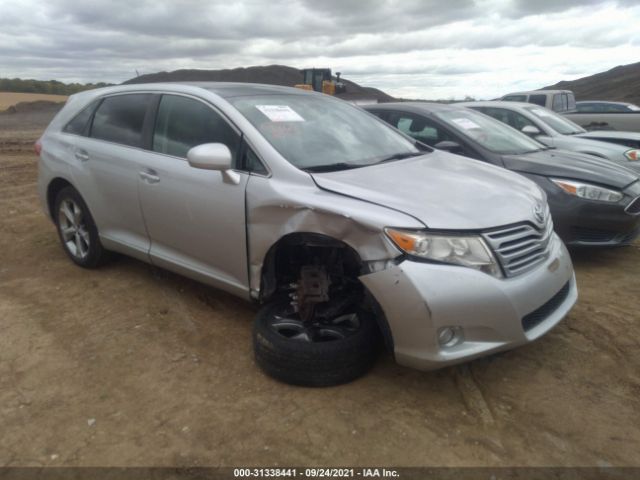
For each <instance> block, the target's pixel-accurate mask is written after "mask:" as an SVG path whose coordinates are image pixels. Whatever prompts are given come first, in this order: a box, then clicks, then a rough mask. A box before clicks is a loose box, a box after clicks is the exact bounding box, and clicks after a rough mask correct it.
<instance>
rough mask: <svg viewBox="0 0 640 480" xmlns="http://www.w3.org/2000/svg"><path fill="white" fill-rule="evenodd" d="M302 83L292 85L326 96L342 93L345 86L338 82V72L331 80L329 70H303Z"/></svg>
mask: <svg viewBox="0 0 640 480" xmlns="http://www.w3.org/2000/svg"><path fill="white" fill-rule="evenodd" d="M302 75H303V78H304V80H303V81H304V83H299V84H297V85H294V86H295V87H296V88H301V89H303V90H314V91H316V92H322V93H325V94H327V95H335V94H337V93H344V92H345V90H346V86H345V84H344V83H343V82H341V81H340V72H336V79H335V80H334V79H333V76H332V75H331V69H330V68H305V69H303V70H302Z"/></svg>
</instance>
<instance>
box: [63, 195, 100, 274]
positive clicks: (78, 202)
mask: <svg viewBox="0 0 640 480" xmlns="http://www.w3.org/2000/svg"><path fill="white" fill-rule="evenodd" d="M54 220H55V222H56V227H57V229H58V236H59V237H60V242H61V243H62V247H63V248H64V251H65V252H66V253H67V255H68V256H69V258H70V259H71V260H72V261H73V262H74V263H76V264H77V265H80V266H81V267H84V268H95V267H98V266H99V265H100V264H102V263H103V262H104V261H105V260H106V257H107V252H106V251H105V249H104V248H103V246H102V244H101V243H100V238H99V236H98V229H97V228H96V225H95V222H94V221H93V217H92V216H91V213H90V212H89V208H88V207H87V204H86V203H85V202H84V200H83V199H82V197H81V196H80V194H79V193H78V191H77V190H76V189H74V188H73V187H66V188H63V189H62V190H60V192H59V193H58V195H57V196H56V201H55V204H54Z"/></svg>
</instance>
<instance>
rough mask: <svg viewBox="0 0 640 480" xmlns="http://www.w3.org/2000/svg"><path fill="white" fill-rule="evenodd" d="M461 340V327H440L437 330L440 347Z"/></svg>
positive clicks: (455, 343) (451, 344)
mask: <svg viewBox="0 0 640 480" xmlns="http://www.w3.org/2000/svg"><path fill="white" fill-rule="evenodd" d="M461 341H462V327H442V328H440V329H439V330H438V343H439V344H440V346H441V347H446V348H449V347H453V346H454V345H457V344H459V343H460V342H461Z"/></svg>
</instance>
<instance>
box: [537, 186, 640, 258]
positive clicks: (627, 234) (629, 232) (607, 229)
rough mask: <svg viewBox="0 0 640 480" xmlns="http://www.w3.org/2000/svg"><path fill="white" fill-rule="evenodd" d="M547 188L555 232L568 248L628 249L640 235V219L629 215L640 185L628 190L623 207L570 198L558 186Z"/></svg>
mask: <svg viewBox="0 0 640 480" xmlns="http://www.w3.org/2000/svg"><path fill="white" fill-rule="evenodd" d="M550 183H551V182H549V184H550ZM636 183H637V182H636ZM546 186H547V187H548V188H545V191H546V193H547V198H548V201H549V208H550V209H551V216H552V218H553V224H554V228H555V231H556V233H557V234H558V235H559V236H560V238H561V239H562V240H563V241H564V242H565V243H566V244H567V245H570V246H581V247H615V246H620V245H628V244H630V243H631V242H633V241H634V240H635V239H636V238H637V237H638V236H639V235H640V215H632V214H630V213H628V212H627V211H625V208H626V207H627V206H628V205H629V204H630V203H631V202H633V201H634V200H635V198H637V196H638V195H640V185H635V184H634V186H633V187H632V188H629V189H628V190H626V191H625V195H626V196H625V199H624V200H623V201H622V202H621V203H604V202H594V201H591V200H586V199H583V198H578V197H573V196H571V195H568V194H566V193H565V192H563V191H561V190H560V189H559V188H557V187H555V185H554V186H549V185H546Z"/></svg>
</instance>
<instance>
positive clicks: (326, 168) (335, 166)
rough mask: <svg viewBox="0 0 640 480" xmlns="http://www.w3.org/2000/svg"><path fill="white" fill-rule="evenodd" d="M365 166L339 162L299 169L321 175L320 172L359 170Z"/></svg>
mask: <svg viewBox="0 0 640 480" xmlns="http://www.w3.org/2000/svg"><path fill="white" fill-rule="evenodd" d="M366 166H367V165H355V164H353V163H344V162H339V163H329V164H327V165H312V166H311V167H305V168H301V170H303V171H305V172H312V173H313V172H315V173H321V172H337V171H339V170H349V169H352V168H360V167H366Z"/></svg>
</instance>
